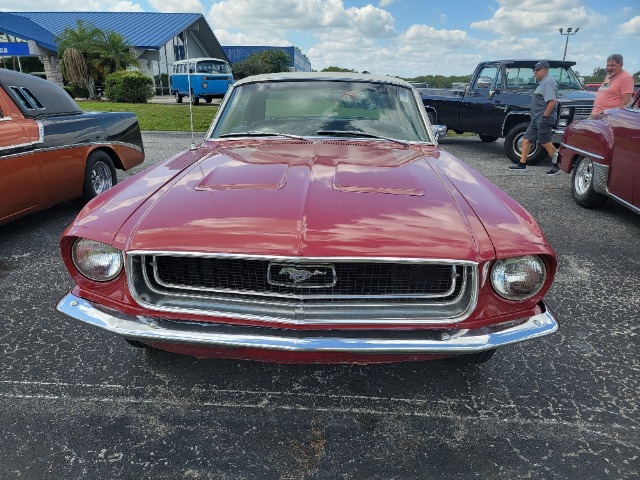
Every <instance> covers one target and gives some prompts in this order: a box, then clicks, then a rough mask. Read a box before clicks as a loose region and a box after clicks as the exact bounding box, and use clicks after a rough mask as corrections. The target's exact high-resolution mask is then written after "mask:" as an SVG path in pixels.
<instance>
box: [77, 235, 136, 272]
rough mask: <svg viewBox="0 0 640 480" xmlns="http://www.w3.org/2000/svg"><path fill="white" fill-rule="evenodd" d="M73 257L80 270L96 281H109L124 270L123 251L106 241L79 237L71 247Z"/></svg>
mask: <svg viewBox="0 0 640 480" xmlns="http://www.w3.org/2000/svg"><path fill="white" fill-rule="evenodd" d="M71 258H72V259H73V264H74V265H75V266H76V268H77V269H78V271H79V272H80V273H81V274H82V275H84V276H85V277H87V278H89V279H90V280H94V281H96V282H108V281H109V280H113V279H114V278H116V277H117V276H118V274H119V273H120V271H121V270H122V265H123V260H122V252H121V251H120V250H118V249H117V248H113V247H112V246H111V245H108V244H106V243H102V242H97V241H95V240H89V239H88V238H79V239H78V240H76V241H75V242H74V244H73V247H72V248H71Z"/></svg>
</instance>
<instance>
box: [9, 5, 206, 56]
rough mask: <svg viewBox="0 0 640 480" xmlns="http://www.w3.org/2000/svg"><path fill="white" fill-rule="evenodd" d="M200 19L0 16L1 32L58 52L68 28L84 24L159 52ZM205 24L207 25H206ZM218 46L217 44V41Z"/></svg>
mask: <svg viewBox="0 0 640 480" xmlns="http://www.w3.org/2000/svg"><path fill="white" fill-rule="evenodd" d="M201 19H202V20H204V17H203V16H202V14H200V13H152V12H11V13H4V12H0V31H4V32H5V33H10V34H11V35H15V36H16V37H19V38H21V39H23V40H34V41H35V42H36V43H37V44H39V45H40V46H43V47H45V48H47V49H49V50H52V51H54V52H56V51H57V50H58V49H57V46H56V43H55V37H56V36H57V35H60V34H61V33H62V32H63V31H64V29H65V28H67V27H70V28H75V27H76V24H77V22H78V20H81V21H82V22H84V23H90V24H92V25H93V26H95V27H97V28H99V29H101V30H111V31H114V32H118V33H119V34H120V35H122V36H123V37H124V39H125V40H126V41H127V42H128V43H129V44H130V45H132V46H135V47H136V48H141V49H150V50H159V49H160V48H161V47H162V46H164V45H165V44H166V43H167V42H169V41H170V40H171V39H172V38H173V37H175V36H177V35H178V34H179V33H181V32H182V31H184V30H185V29H187V28H188V27H191V26H192V25H193V24H194V23H196V22H198V23H201V22H199V20H201ZM204 23H205V25H206V21H205V22H204ZM209 31H211V29H210V28H209ZM211 35H213V32H211ZM214 39H215V37H214ZM215 43H216V44H218V42H217V40H216V41H215ZM218 45H219V44H218Z"/></svg>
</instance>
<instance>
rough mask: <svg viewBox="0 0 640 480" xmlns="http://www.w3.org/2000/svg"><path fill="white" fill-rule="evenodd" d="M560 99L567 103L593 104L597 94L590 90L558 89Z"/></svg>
mask: <svg viewBox="0 0 640 480" xmlns="http://www.w3.org/2000/svg"><path fill="white" fill-rule="evenodd" d="M558 98H561V99H563V100H565V101H574V102H575V101H578V102H584V101H588V102H593V101H594V100H595V98H596V94H595V92H590V91H588V90H564V89H562V88H558Z"/></svg>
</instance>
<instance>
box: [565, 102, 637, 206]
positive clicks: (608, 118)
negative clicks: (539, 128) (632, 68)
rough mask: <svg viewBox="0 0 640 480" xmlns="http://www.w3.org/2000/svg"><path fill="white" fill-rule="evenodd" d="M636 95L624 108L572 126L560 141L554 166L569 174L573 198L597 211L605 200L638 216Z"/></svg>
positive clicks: (609, 111)
mask: <svg viewBox="0 0 640 480" xmlns="http://www.w3.org/2000/svg"><path fill="white" fill-rule="evenodd" d="M639 151H640V91H638V92H636V94H635V96H634V97H633V99H632V100H631V102H630V103H629V105H627V107H625V108H614V109H611V110H605V111H604V112H602V113H600V114H598V115H597V116H595V118H593V119H591V120H582V121H580V122H576V123H573V124H571V125H570V126H569V128H567V130H566V131H565V133H564V136H563V137H562V143H561V145H560V149H559V154H558V166H559V167H560V169H561V170H563V171H565V172H566V173H572V172H573V174H572V190H573V198H574V199H575V200H576V202H577V203H578V204H579V205H581V206H583V207H587V208H597V207H600V206H602V205H603V204H604V202H605V201H606V200H607V199H608V198H612V199H614V200H615V201H617V202H619V203H621V204H622V205H624V206H626V207H627V208H629V209H631V210H633V211H634V212H636V213H640V168H639V162H638V158H639V157H638V152H639Z"/></svg>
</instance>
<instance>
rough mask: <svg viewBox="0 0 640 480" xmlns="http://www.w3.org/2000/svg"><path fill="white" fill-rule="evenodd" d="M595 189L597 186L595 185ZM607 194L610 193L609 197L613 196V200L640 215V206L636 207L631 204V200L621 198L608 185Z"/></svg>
mask: <svg viewBox="0 0 640 480" xmlns="http://www.w3.org/2000/svg"><path fill="white" fill-rule="evenodd" d="M594 189H595V187H594ZM606 194H607V195H609V197H611V199H612V200H615V201H616V202H618V203H619V204H621V205H623V206H625V207H627V208H628V209H629V210H631V211H632V212H635V213H637V214H639V215H640V207H636V206H635V205H632V204H630V203H629V202H627V201H626V200H623V199H621V198H620V197H618V196H617V195H614V194H612V193H611V192H610V191H609V188H608V187H607V192H606Z"/></svg>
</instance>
